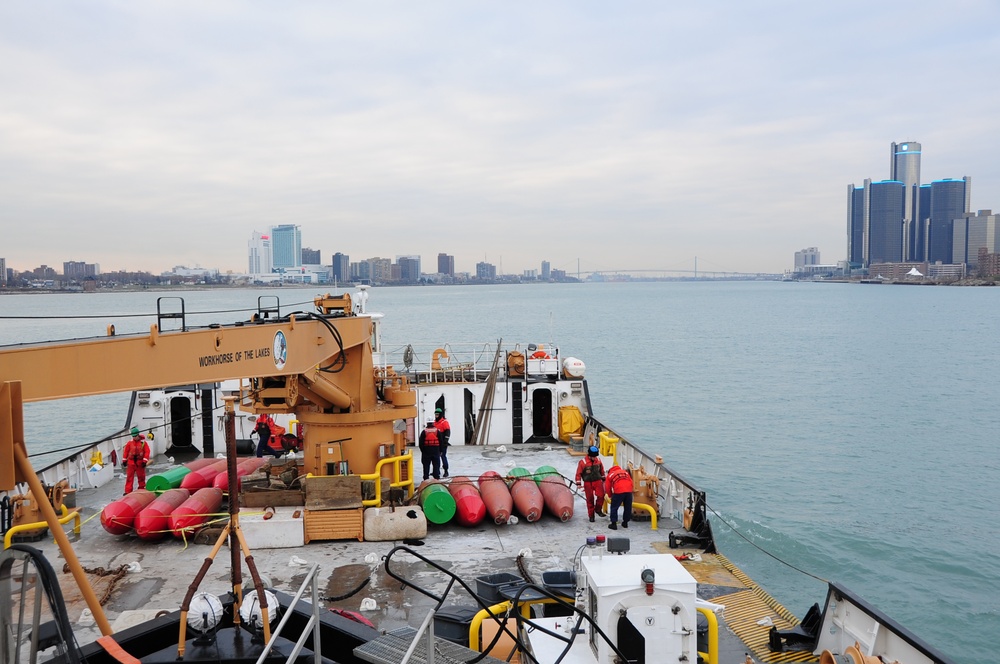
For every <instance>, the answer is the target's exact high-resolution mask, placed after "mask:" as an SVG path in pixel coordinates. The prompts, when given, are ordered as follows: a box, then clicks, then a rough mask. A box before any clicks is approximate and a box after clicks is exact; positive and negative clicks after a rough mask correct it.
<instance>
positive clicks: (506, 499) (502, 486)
mask: <svg viewBox="0 0 1000 664" xmlns="http://www.w3.org/2000/svg"><path fill="white" fill-rule="evenodd" d="M479 495H480V496H482V499H483V503H485V505H486V511H487V512H489V513H490V517H491V518H492V519H493V523H495V524H497V525H498V526H499V525H501V524H504V523H507V520H508V519H510V511H511V509H513V508H514V499H513V498H511V497H510V489H508V488H507V482H505V481H504V479H503V478H502V477H500V473H498V472H496V471H495V470H488V471H486V472H485V473H483V474H482V475H480V476H479Z"/></svg>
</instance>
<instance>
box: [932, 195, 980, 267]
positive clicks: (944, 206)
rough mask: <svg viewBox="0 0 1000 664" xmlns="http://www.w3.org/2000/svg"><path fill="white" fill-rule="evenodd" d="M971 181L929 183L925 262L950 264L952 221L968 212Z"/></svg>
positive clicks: (952, 236)
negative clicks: (929, 200)
mask: <svg viewBox="0 0 1000 664" xmlns="http://www.w3.org/2000/svg"><path fill="white" fill-rule="evenodd" d="M970 185H971V178H969V177H964V178H962V179H961V180H953V179H950V178H949V179H945V180H935V181H934V182H931V209H930V215H929V216H930V236H929V237H928V243H927V260H928V261H930V262H931V263H934V262H936V261H941V262H942V263H951V260H952V256H953V254H954V222H955V220H956V219H961V218H963V217H964V216H965V215H966V214H967V213H968V212H969V194H970V193H971V192H970V190H971V189H972V187H971V186H970Z"/></svg>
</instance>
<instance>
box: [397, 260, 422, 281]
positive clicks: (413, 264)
mask: <svg viewBox="0 0 1000 664" xmlns="http://www.w3.org/2000/svg"><path fill="white" fill-rule="evenodd" d="M396 265H398V266H399V280H400V281H402V282H403V283H407V284H415V283H417V282H418V281H420V256H397V257H396Z"/></svg>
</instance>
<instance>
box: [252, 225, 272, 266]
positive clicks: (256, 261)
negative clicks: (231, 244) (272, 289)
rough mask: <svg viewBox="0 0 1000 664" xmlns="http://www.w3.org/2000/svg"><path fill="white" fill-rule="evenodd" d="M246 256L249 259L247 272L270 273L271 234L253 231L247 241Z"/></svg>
mask: <svg viewBox="0 0 1000 664" xmlns="http://www.w3.org/2000/svg"><path fill="white" fill-rule="evenodd" d="M247 256H248V261H249V265H248V267H247V273H248V274H270V273H271V272H273V271H274V262H273V260H272V254H271V236H270V235H267V234H265V233H258V232H257V231H254V232H253V235H251V236H250V241H249V242H248V243H247Z"/></svg>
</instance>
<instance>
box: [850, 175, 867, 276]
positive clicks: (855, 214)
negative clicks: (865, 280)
mask: <svg viewBox="0 0 1000 664" xmlns="http://www.w3.org/2000/svg"><path fill="white" fill-rule="evenodd" d="M867 193H868V189H867V187H855V186H854V185H853V184H849V185H847V260H848V262H850V263H854V264H857V265H864V264H865V254H866V253H867V252H866V251H865V220H867V219H868V198H867Z"/></svg>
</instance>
